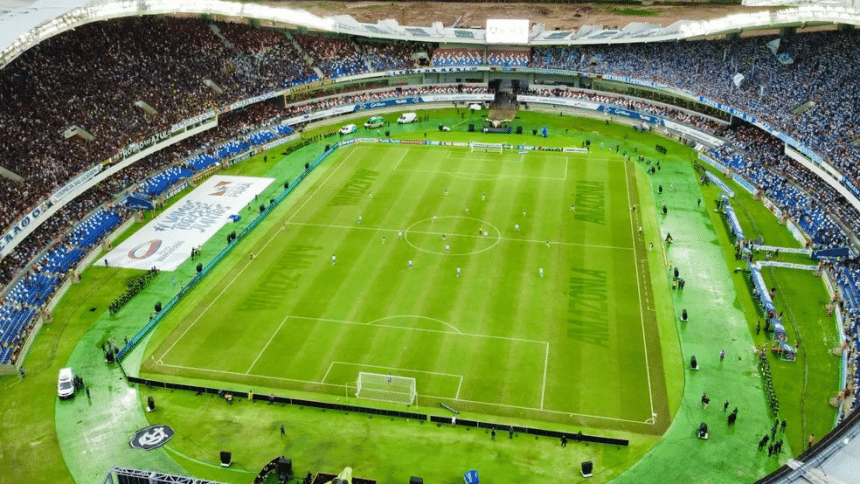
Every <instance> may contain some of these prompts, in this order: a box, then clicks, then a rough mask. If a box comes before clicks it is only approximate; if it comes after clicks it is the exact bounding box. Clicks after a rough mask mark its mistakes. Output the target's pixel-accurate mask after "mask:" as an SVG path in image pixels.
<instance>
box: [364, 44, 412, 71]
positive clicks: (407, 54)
mask: <svg viewBox="0 0 860 484" xmlns="http://www.w3.org/2000/svg"><path fill="white" fill-rule="evenodd" d="M360 46H361V49H362V50H363V51H364V52H363V54H362V56H363V57H364V59H365V61H366V62H367V64H368V65H369V66H370V70H371V71H391V70H398V69H411V68H413V67H415V66H416V61H415V59H413V58H412V56H413V54H415V53H416V52H419V51H421V50H424V51H426V50H427V49H426V48H424V49H422V47H421V46H420V45H415V44H409V43H402V42H393V43H390V44H381V43H373V42H364V43H362V44H360Z"/></svg>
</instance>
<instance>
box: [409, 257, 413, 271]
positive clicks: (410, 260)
mask: <svg viewBox="0 0 860 484" xmlns="http://www.w3.org/2000/svg"><path fill="white" fill-rule="evenodd" d="M409 268H410V269H412V259H409Z"/></svg>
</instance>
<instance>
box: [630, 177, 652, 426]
mask: <svg viewBox="0 0 860 484" xmlns="http://www.w3.org/2000/svg"><path fill="white" fill-rule="evenodd" d="M627 165H628V164H627V163H625V164H624V183H625V186H626V187H627V190H626V191H627V206H630V207H632V206H633V205H632V204H631V202H630V176H629V174H628V169H627ZM630 237H631V239H630V240H632V241H633V265H634V267H635V268H636V289H637V294H638V298H639V319H640V321H641V322H642V345H643V346H644V347H645V375H646V377H647V379H648V403H649V404H650V405H651V416H652V418H653V416H654V415H655V414H654V392H653V391H652V390H651V365H650V364H649V363H648V343H647V341H646V336H645V306H644V305H643V304H642V282H641V281H640V280H639V279H640V274H639V255H638V253H637V250H636V230H635V229H634V227H633V211H632V210H631V211H630Z"/></svg>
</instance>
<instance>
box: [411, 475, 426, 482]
mask: <svg viewBox="0 0 860 484" xmlns="http://www.w3.org/2000/svg"><path fill="white" fill-rule="evenodd" d="M409 484H424V478H422V477H415V476H412V477H410V478H409Z"/></svg>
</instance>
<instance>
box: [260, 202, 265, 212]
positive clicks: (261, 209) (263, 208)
mask: <svg viewBox="0 0 860 484" xmlns="http://www.w3.org/2000/svg"><path fill="white" fill-rule="evenodd" d="M265 211H266V206H265V205H263V204H262V203H261V204H260V213H263V212H265Z"/></svg>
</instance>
